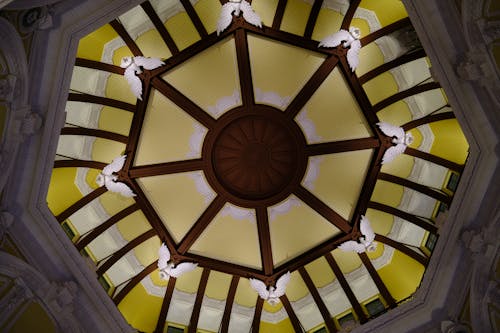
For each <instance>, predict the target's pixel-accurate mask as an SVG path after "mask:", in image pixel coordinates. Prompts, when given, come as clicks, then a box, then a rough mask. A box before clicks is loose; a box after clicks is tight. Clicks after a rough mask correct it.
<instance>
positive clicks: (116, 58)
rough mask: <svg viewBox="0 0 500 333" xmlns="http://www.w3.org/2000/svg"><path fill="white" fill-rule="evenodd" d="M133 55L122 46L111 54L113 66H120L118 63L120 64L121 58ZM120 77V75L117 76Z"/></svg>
mask: <svg viewBox="0 0 500 333" xmlns="http://www.w3.org/2000/svg"><path fill="white" fill-rule="evenodd" d="M133 56H134V54H133V53H132V51H130V49H129V48H128V47H126V46H122V47H120V48H117V49H116V50H115V51H114V53H113V64H115V65H116V66H120V63H121V62H122V58H123V57H133ZM119 76H121V75H119Z"/></svg>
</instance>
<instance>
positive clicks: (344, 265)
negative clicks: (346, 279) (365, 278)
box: [331, 249, 362, 274]
mask: <svg viewBox="0 0 500 333" xmlns="http://www.w3.org/2000/svg"><path fill="white" fill-rule="evenodd" d="M331 254H332V256H333V258H334V259H335V261H336V262H337V265H339V268H340V270H341V271H342V273H344V274H348V273H350V272H352V271H354V270H355V269H357V268H359V267H360V266H361V265H362V262H361V259H359V256H358V254H357V253H354V252H344V251H342V250H339V249H336V250H333V251H332V252H331Z"/></svg>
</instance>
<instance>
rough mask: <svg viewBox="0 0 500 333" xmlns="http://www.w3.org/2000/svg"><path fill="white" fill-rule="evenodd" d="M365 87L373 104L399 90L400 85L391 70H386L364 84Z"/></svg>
mask: <svg viewBox="0 0 500 333" xmlns="http://www.w3.org/2000/svg"><path fill="white" fill-rule="evenodd" d="M363 89H364V90H365V92H366V95H367V96H368V99H369V100H370V102H371V103H372V104H373V105H375V104H377V103H378V102H380V101H381V100H383V99H385V98H387V97H389V96H392V95H394V94H396V93H397V92H398V91H399V87H398V85H397V83H396V81H395V80H394V77H393V76H392V74H391V73H390V72H384V73H382V74H380V75H379V76H376V77H375V78H373V79H371V80H370V81H368V82H367V83H365V84H364V85H363Z"/></svg>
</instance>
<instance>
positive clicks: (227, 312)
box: [219, 276, 240, 333]
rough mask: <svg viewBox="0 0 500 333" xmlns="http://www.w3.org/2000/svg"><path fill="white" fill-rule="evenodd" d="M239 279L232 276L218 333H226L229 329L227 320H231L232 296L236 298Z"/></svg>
mask: <svg viewBox="0 0 500 333" xmlns="http://www.w3.org/2000/svg"><path fill="white" fill-rule="evenodd" d="M239 281H240V278H239V277H238V276H233V278H232V279H231V285H230V286H229V292H228V294H227V297H226V305H225V307H224V315H223V316H222V321H221V327H220V331H219V332H220V333H227V331H228V329H229V320H230V319H231V311H232V309H233V302H234V296H236V289H237V288H238V282H239Z"/></svg>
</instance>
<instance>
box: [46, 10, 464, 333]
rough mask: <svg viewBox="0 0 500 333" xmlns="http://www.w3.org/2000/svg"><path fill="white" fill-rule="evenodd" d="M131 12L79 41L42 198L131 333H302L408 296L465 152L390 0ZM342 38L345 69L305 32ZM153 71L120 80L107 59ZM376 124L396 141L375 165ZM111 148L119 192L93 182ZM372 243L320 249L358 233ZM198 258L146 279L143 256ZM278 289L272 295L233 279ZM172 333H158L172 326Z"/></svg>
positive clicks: (344, 325) (379, 147)
mask: <svg viewBox="0 0 500 333" xmlns="http://www.w3.org/2000/svg"><path fill="white" fill-rule="evenodd" d="M225 2H226V1H223V0H221V1H217V0H200V1H187V0H180V1H146V2H144V3H142V4H141V5H139V6H137V7H135V8H132V9H130V10H128V11H127V12H125V13H124V14H123V15H121V16H119V17H117V18H116V19H114V20H112V21H111V22H109V23H107V24H105V25H103V26H102V27H100V28H99V29H97V30H96V31H93V32H91V33H90V34H88V35H87V36H85V37H83V38H82V39H81V40H80V44H79V48H78V53H77V55H76V60H75V67H74V71H73V77H72V82H71V88H70V91H69V94H68V102H67V104H66V112H67V117H66V123H65V126H64V128H63V129H62V130H61V137H60V140H59V145H58V150H57V155H56V161H55V163H54V170H53V174H52V180H51V184H50V188H49V193H48V197H47V201H48V204H49V207H50V209H51V210H52V212H53V214H54V216H55V217H56V219H57V221H58V222H59V223H60V224H61V226H62V227H63V228H64V230H65V231H66V232H67V233H68V236H69V237H70V238H71V240H72V241H73V242H74V244H75V247H76V248H77V249H78V251H80V252H81V253H82V255H83V256H85V257H86V258H88V263H89V267H90V268H91V269H93V270H95V271H96V275H97V278H98V279H99V281H100V282H101V284H102V285H103V287H104V288H105V290H106V292H107V293H108V294H109V295H110V297H111V298H112V299H113V301H114V302H115V303H116V305H117V306H118V309H119V310H120V311H121V312H122V314H123V315H124V316H125V318H126V319H127V321H128V322H129V323H130V324H131V325H132V326H134V327H135V328H137V329H138V330H140V331H144V332H153V331H154V332H164V331H167V330H168V331H169V332H170V331H172V332H174V331H175V329H178V331H182V330H183V329H187V331H189V332H195V331H196V330H198V331H202V332H217V331H222V332H227V331H229V332H248V331H250V330H251V331H253V332H258V331H260V332H291V331H308V332H309V331H310V332H317V331H320V332H322V330H323V331H324V330H325V329H327V330H328V331H330V332H335V331H338V330H344V331H349V330H350V329H351V328H352V327H355V326H357V325H359V324H362V323H364V322H366V321H367V320H369V319H371V318H373V317H376V316H378V315H380V314H381V313H384V312H385V311H386V310H389V309H391V308H394V307H396V306H397V305H398V304H399V303H400V302H404V301H408V300H410V299H411V296H412V295H413V293H414V292H415V290H416V289H417V288H418V285H419V284H420V281H421V279H422V277H423V274H424V272H425V268H426V266H427V264H428V262H429V259H430V255H431V252H432V249H433V248H434V246H435V242H436V240H437V238H438V237H437V235H438V230H439V221H440V216H443V215H445V214H446V210H447V207H448V206H449V205H450V204H451V202H452V198H453V192H454V191H455V189H456V186H457V182H458V179H459V177H460V173H461V171H462V170H463V166H464V163H465V161H466V157H467V150H468V145H467V142H466V140H465V138H464V136H463V134H462V132H461V130H460V127H459V125H458V122H457V121H456V120H455V119H454V115H453V112H452V111H451V109H450V107H449V105H448V103H447V99H446V96H445V94H444V92H443V91H442V90H441V88H440V85H439V83H438V82H435V81H434V79H433V78H432V75H431V71H430V66H431V64H430V62H429V61H428V59H427V58H426V55H425V51H424V50H423V48H422V46H421V45H420V43H419V41H418V38H417V36H416V33H415V32H414V30H413V28H412V26H411V23H410V21H409V19H408V18H407V14H406V12H405V9H404V7H403V5H402V3H401V2H400V1H398V0H363V1H351V2H350V3H349V2H347V1H341V0H324V1H307V0H304V1H301V0H288V1H286V0H279V1H278V0H274V1H270V0H254V1H251V6H252V8H253V10H254V11H255V12H256V13H257V14H258V15H259V16H260V18H261V19H262V24H263V26H262V28H260V27H256V26H253V25H251V24H249V23H247V22H246V21H245V19H244V18H243V16H242V15H241V16H234V17H233V18H232V23H231V24H230V26H229V27H228V28H227V29H225V30H224V31H223V32H221V33H220V34H218V33H217V32H216V28H217V21H218V18H219V13H220V12H221V8H222V5H223V4H224V3H225ZM351 26H355V27H358V28H359V29H360V31H361V38H360V42H361V45H362V48H361V50H360V53H359V66H358V67H357V68H356V70H355V71H352V70H351V68H350V66H349V63H348V60H347V52H348V49H347V48H344V47H343V46H338V47H332V48H326V47H319V45H318V44H319V41H321V40H322V39H324V38H325V37H328V36H330V35H332V34H333V33H335V32H337V31H339V29H348V28H349V27H351ZM128 56H132V57H134V56H145V57H153V58H158V59H161V60H162V61H163V62H164V64H163V65H162V66H160V67H158V68H155V69H152V70H146V69H144V70H143V71H142V73H140V74H137V75H138V77H139V78H140V80H141V85H142V95H141V99H138V98H136V96H134V94H133V93H132V91H131V88H130V86H129V84H128V82H127V80H126V78H125V77H124V73H125V70H124V68H122V67H120V64H121V61H122V58H123V57H128ZM381 121H383V122H387V123H390V124H392V125H394V126H401V127H402V129H403V130H404V131H406V132H407V133H411V134H412V136H413V138H414V141H413V143H411V144H410V145H409V146H408V147H407V148H406V149H405V150H404V153H403V154H401V155H399V156H397V157H396V158H395V159H394V160H393V161H392V162H390V163H386V164H383V165H382V158H383V156H384V154H385V153H386V152H387V150H388V149H390V148H391V147H393V146H394V144H393V143H392V138H391V137H388V136H386V135H385V134H384V133H383V132H382V131H381V130H380V129H379V127H378V126H377V125H376V124H377V123H378V122H381ZM122 155H125V156H126V158H125V162H124V165H123V167H121V168H119V171H118V172H117V173H116V174H115V176H116V180H117V181H118V182H121V183H123V184H126V185H127V186H128V187H129V188H130V189H131V190H132V191H133V192H134V194H135V196H134V197H124V196H122V195H120V194H118V193H115V192H112V191H111V190H108V189H107V187H106V186H99V185H98V184H97V183H96V179H97V176H98V175H99V174H100V173H101V171H102V169H103V168H105V167H106V166H107V165H108V164H109V163H111V162H112V161H113V160H114V159H115V158H117V157H119V156H122ZM362 216H366V217H367V218H368V219H369V221H370V222H371V226H372V228H373V230H374V231H375V242H376V244H377V247H376V250H375V251H373V252H362V253H360V254H358V253H355V252H344V251H341V250H340V249H338V248H337V247H338V246H339V245H340V244H341V243H343V242H345V241H348V240H358V239H359V237H360V236H361V231H360V221H361V218H362ZM162 243H165V244H166V245H167V247H168V250H169V251H170V253H171V256H172V260H173V262H174V263H175V264H179V263H181V262H194V263H197V264H198V267H197V268H196V269H195V270H193V271H190V272H187V273H185V274H183V275H181V276H180V277H178V278H173V277H170V278H169V279H167V280H164V279H161V278H160V276H159V271H158V268H157V260H158V249H159V247H160V245H161V244H162ZM288 271H289V272H291V280H290V283H289V284H288V286H287V288H286V292H285V294H284V295H283V296H281V297H280V302H279V303H278V304H276V305H271V304H270V303H269V302H266V301H264V300H263V299H262V298H260V297H258V295H257V292H256V291H254V290H253V289H252V288H251V286H250V283H249V280H248V279H249V278H255V279H259V280H261V281H263V282H264V283H265V284H266V285H267V286H273V285H274V284H275V283H276V281H277V280H278V279H279V278H280V277H281V276H282V275H283V274H285V273H287V272H288ZM175 332H177V331H175Z"/></svg>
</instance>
